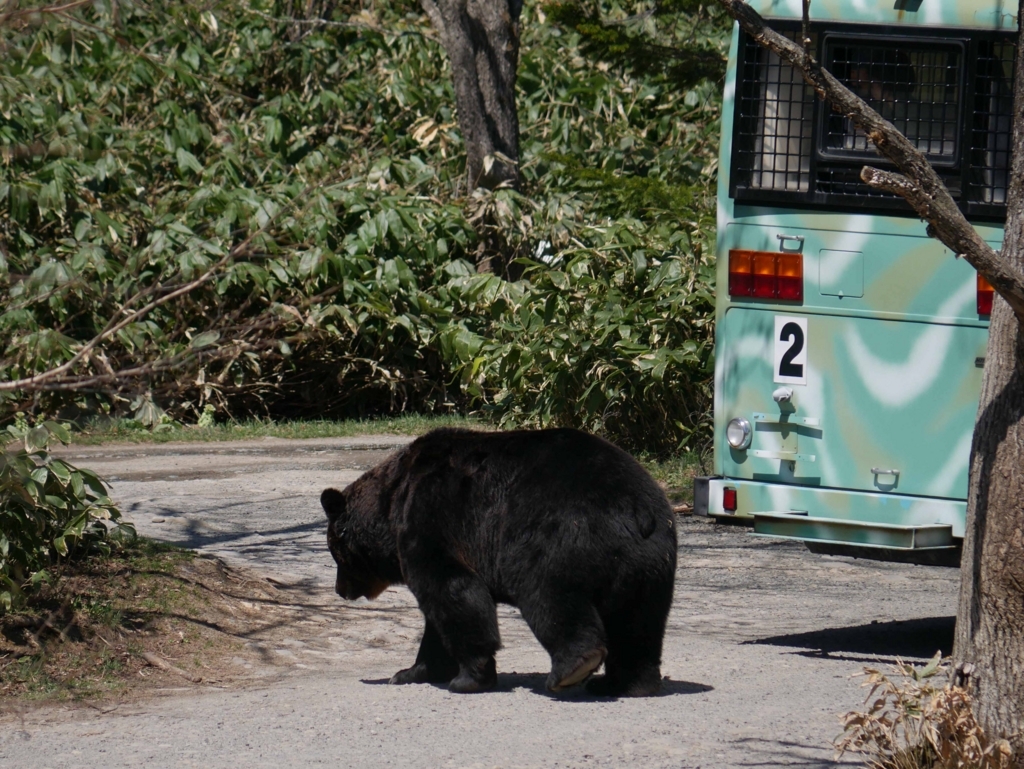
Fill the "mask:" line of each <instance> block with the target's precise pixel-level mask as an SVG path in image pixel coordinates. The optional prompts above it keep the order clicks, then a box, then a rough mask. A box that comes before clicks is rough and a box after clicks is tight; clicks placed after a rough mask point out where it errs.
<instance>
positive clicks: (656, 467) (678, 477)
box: [637, 453, 705, 505]
mask: <svg viewBox="0 0 1024 769" xmlns="http://www.w3.org/2000/svg"><path fill="white" fill-rule="evenodd" d="M637 459H638V460H640V464H642V465H643V466H644V468H646V470H647V472H649V473H650V474H651V475H652V476H653V477H654V480H656V481H658V482H659V483H661V484H662V485H663V486H664V488H665V493H666V494H668V498H669V500H671V502H672V503H673V504H676V505H679V504H693V479H694V477H695V476H698V475H701V474H702V472H703V471H704V469H705V468H704V466H703V464H702V462H701V459H700V456H699V455H697V454H695V453H687V454H677V455H675V456H671V457H668V458H667V459H655V458H653V457H649V456H639V457H637Z"/></svg>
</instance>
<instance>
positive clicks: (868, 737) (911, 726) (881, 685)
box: [836, 652, 1012, 769]
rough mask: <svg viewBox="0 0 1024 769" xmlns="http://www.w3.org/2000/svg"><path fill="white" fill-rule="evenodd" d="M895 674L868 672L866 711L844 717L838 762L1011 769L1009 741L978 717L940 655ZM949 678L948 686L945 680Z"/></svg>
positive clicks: (886, 768) (877, 768)
mask: <svg viewBox="0 0 1024 769" xmlns="http://www.w3.org/2000/svg"><path fill="white" fill-rule="evenodd" d="M894 672H895V675H894V676H889V675H886V674H885V673H882V672H881V671H880V670H875V669H874V668H865V669H864V675H865V676H866V680H865V682H864V684H863V685H864V686H866V687H868V688H869V691H868V696H867V698H866V699H865V703H864V704H865V705H866V709H865V710H862V711H861V710H857V711H851V712H849V713H847V714H846V715H845V716H843V717H842V719H841V720H842V722H843V734H842V735H841V736H840V737H839V738H838V739H837V741H836V758H837V759H838V758H839V757H840V756H842V755H843V754H844V753H846V752H847V751H850V752H853V753H862V754H864V755H866V756H867V759H868V766H870V767H872V768H873V769H1007V767H1009V766H1010V765H1011V758H1012V752H1011V749H1010V743H1009V742H1008V741H1007V740H1003V739H1000V740H995V739H992V738H991V737H990V736H989V735H987V734H986V733H985V731H984V730H983V729H982V728H981V725H980V724H979V723H978V721H977V719H976V718H975V717H974V710H973V700H972V697H971V695H970V693H969V692H968V691H967V690H966V689H965V688H963V687H962V686H959V685H958V684H957V683H956V681H955V680H954V677H953V674H954V672H955V671H954V670H953V668H952V665H951V664H950V661H949V659H948V658H947V659H943V657H942V653H941V652H937V653H936V654H935V656H934V657H932V659H931V661H929V662H928V664H927V665H925V666H924V667H923V668H915V667H914V666H913V665H910V664H907V663H905V662H902V661H898V662H897V664H896V666H895V668H894ZM943 679H945V683H941V681H942V680H943Z"/></svg>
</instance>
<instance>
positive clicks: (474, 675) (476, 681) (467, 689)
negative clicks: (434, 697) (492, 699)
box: [448, 657, 498, 694]
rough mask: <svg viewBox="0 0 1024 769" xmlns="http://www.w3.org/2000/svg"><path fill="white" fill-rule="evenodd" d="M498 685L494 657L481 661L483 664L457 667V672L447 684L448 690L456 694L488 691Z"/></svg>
mask: <svg viewBox="0 0 1024 769" xmlns="http://www.w3.org/2000/svg"><path fill="white" fill-rule="evenodd" d="M497 685H498V670H497V668H496V667H495V664H494V658H493V657H491V658H490V659H489V660H485V661H483V664H480V663H479V662H477V663H476V664H470V665H465V666H463V667H461V668H460V669H459V674H458V675H457V676H455V678H453V679H452V682H451V683H450V684H448V690H449V691H453V692H457V693H458V694H472V693H474V692H488V691H490V690H491V689H493V688H494V687H495V686H497Z"/></svg>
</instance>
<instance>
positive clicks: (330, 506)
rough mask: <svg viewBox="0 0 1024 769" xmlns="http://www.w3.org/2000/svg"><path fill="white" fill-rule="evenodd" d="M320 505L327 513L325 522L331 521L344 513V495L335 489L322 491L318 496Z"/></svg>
mask: <svg viewBox="0 0 1024 769" xmlns="http://www.w3.org/2000/svg"><path fill="white" fill-rule="evenodd" d="M320 504H321V505H323V508H324V512H325V513H327V520H328V521H333V520H335V519H336V518H337V517H338V516H339V515H341V514H342V513H344V512H345V495H344V494H342V493H341V492H340V491H338V490H337V489H324V492H323V494H321V495H320Z"/></svg>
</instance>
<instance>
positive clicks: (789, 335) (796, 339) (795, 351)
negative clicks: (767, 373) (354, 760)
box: [779, 322, 804, 379]
mask: <svg viewBox="0 0 1024 769" xmlns="http://www.w3.org/2000/svg"><path fill="white" fill-rule="evenodd" d="M790 339H792V340H793V344H791V345H790V346H789V349H788V350H786V352H785V354H784V355H783V356H782V360H781V361H779V376H791V377H800V378H801V379H802V378H803V376H804V365H803V364H802V363H794V362H793V361H794V360H795V359H796V356H798V355H799V354H800V353H802V352H803V350H804V330H803V329H802V328H800V326H799V325H798V324H796V323H792V322H790V323H787V324H786V325H784V326H783V327H782V332H781V333H780V334H779V341H780V342H788V341H789V340H790Z"/></svg>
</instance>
